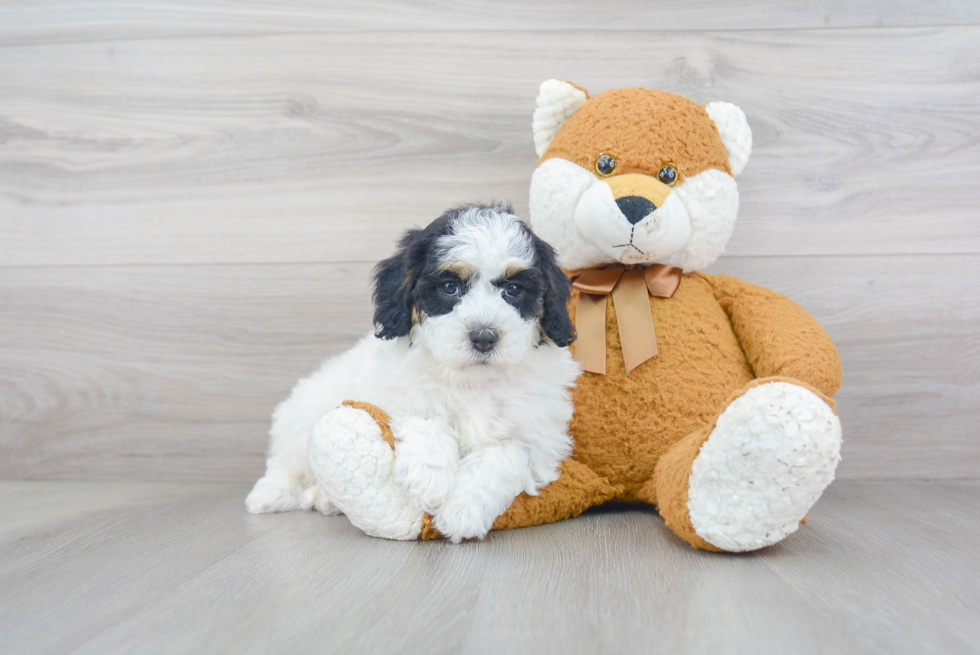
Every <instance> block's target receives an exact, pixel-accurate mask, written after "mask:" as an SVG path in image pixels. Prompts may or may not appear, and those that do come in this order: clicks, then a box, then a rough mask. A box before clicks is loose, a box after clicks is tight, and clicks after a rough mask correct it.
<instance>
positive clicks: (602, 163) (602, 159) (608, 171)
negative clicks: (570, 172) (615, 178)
mask: <svg viewBox="0 0 980 655" xmlns="http://www.w3.org/2000/svg"><path fill="white" fill-rule="evenodd" d="M595 169H596V171H598V172H599V175H612V172H613V171H614V170H616V160H615V159H613V158H612V157H610V156H609V155H599V159H598V160H596V163H595Z"/></svg>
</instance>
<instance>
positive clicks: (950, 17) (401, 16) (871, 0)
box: [0, 0, 980, 45]
mask: <svg viewBox="0 0 980 655" xmlns="http://www.w3.org/2000/svg"><path fill="white" fill-rule="evenodd" d="M978 22H980V7H978V6H977V5H976V4H975V3H972V2H970V1H969V0H943V1H935V2H929V3H913V2H907V1H903V0H884V1H883V0H846V1H845V0H819V1H807V0H791V1H786V2H779V3H773V2H767V1H766V0H742V1H741V2H738V3H733V2H725V1H724V0H695V1H689V2H645V3H638V2H635V0H606V1H605V2H603V3H601V4H598V3H595V2H590V1H589V0H566V1H564V2H555V1H552V2H540V1H539V2H534V3H527V2H519V1H517V0H501V1H499V2H487V1H485V0H482V1H481V0H469V1H466V2H460V1H458V0H457V1H455V2H451V3H450V2H444V1H433V0H412V1H410V2H407V1H404V0H403V1H398V0H361V1H360V2H357V3H349V2H339V1H337V0H333V1H328V2H318V3H312V2H308V1H305V0H277V1H276V2H257V1H254V0H246V1H242V0H234V1H229V0H219V1H213V2H208V3H207V4H206V5H204V6H202V5H201V3H195V2H191V1H189V0H181V1H177V2H160V1H159V0H157V1H155V2H150V1H147V2H141V3H138V4H131V3H126V2H123V1H121V0H109V1H107V2H98V3H89V2H64V1H63V0H53V1H52V0H46V1H42V2H31V3H30V4H27V3H10V4H8V5H6V6H0V44H7V45H23V44H35V43H51V42H60V43H63V42H79V41H93V40H109V39H133V38H140V39H146V38H168V37H188V36H214V35H254V34H263V35H264V34H270V33H272V34H281V33H285V32H288V33H310V32H314V33H322V32H327V33H330V32H338V31H382V32H392V31H412V32H421V31H466V32H483V31H486V30H510V31H530V30H557V29H560V30H637V29H642V30H658V31H675V30H732V29H749V30H751V29H773V28H780V29H792V28H806V27H810V28H814V27H882V26H903V25H905V26H923V25H955V24H972V23H978Z"/></svg>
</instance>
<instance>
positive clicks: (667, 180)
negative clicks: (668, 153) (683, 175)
mask: <svg viewBox="0 0 980 655" xmlns="http://www.w3.org/2000/svg"><path fill="white" fill-rule="evenodd" d="M657 179H658V180H660V181H661V182H663V183H664V184H666V185H667V186H674V183H675V182H677V169H676V168H674V165H673V164H667V165H666V166H664V167H663V168H661V169H660V172H659V173H657Z"/></svg>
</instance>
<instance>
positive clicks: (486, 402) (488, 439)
mask: <svg viewBox="0 0 980 655" xmlns="http://www.w3.org/2000/svg"><path fill="white" fill-rule="evenodd" d="M510 411H513V408H511V407H508V403H507V402H506V401H505V399H504V397H503V396H502V395H499V394H494V393H482V394H473V395H471V396H470V397H469V398H466V399H465V400H464V402H463V403H461V404H460V405H459V406H457V407H454V408H453V410H452V412H451V416H452V424H453V426H454V427H455V428H456V439H457V442H458V445H459V451H460V455H461V456H465V455H466V454H468V453H470V452H472V451H474V450H477V449H479V448H485V447H487V446H492V445H494V444H498V443H500V442H502V441H504V440H506V439H507V438H508V437H509V436H510V432H511V431H512V426H513V421H512V419H511V418H510V416H509V412H510Z"/></svg>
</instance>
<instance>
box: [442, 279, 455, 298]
mask: <svg viewBox="0 0 980 655" xmlns="http://www.w3.org/2000/svg"><path fill="white" fill-rule="evenodd" d="M439 289H441V290H442V292H443V293H444V294H446V295H447V296H455V295H456V294H457V293H459V287H458V286H457V285H456V283H455V282H443V283H442V284H440V285H439Z"/></svg>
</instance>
